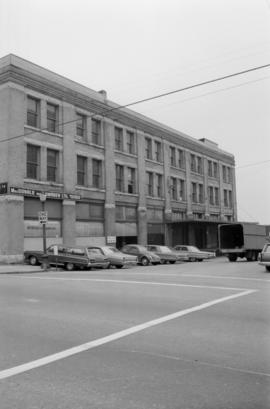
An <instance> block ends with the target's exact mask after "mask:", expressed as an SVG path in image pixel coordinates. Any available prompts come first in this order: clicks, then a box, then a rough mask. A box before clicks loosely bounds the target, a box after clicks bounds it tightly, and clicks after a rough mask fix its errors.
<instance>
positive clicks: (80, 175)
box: [77, 155, 87, 186]
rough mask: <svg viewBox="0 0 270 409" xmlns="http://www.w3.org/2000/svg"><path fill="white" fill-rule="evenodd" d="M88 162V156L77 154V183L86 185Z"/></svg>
mask: <svg viewBox="0 0 270 409" xmlns="http://www.w3.org/2000/svg"><path fill="white" fill-rule="evenodd" d="M86 164H87V158H86V157H84V156H79V155H78V156H77V185H80V186H85V185H86Z"/></svg>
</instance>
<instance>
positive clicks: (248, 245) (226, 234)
mask: <svg viewBox="0 0 270 409" xmlns="http://www.w3.org/2000/svg"><path fill="white" fill-rule="evenodd" d="M218 241H219V252H220V253H221V254H223V255H225V256H227V257H228V259H229V261H236V260H237V258H238V257H241V258H244V257H245V258H246V259H247V260H248V261H256V260H257V259H258V254H259V253H260V252H261V250H262V248H263V246H264V244H265V242H266V227H265V226H263V225H260V224H257V223H228V224H220V225H219V226H218Z"/></svg>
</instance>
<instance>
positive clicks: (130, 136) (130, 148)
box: [127, 131, 136, 155]
mask: <svg viewBox="0 0 270 409" xmlns="http://www.w3.org/2000/svg"><path fill="white" fill-rule="evenodd" d="M127 152H128V153H130V154H132V155H134V154H135V153H136V145H135V134H134V132H131V131H127Z"/></svg>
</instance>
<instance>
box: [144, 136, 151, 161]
mask: <svg viewBox="0 0 270 409" xmlns="http://www.w3.org/2000/svg"><path fill="white" fill-rule="evenodd" d="M145 156H146V159H152V139H150V138H145Z"/></svg>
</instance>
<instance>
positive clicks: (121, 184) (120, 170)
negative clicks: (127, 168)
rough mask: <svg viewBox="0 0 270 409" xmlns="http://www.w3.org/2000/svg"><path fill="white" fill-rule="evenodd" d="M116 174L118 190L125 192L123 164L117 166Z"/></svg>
mask: <svg viewBox="0 0 270 409" xmlns="http://www.w3.org/2000/svg"><path fill="white" fill-rule="evenodd" d="M115 174H116V190H118V191H119V192H124V167H123V166H122V165H116V166H115Z"/></svg>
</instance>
